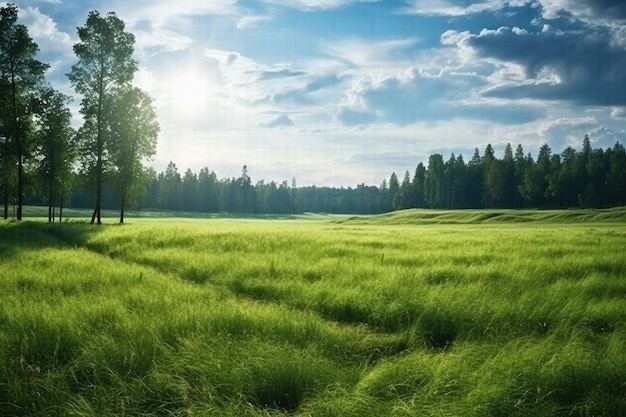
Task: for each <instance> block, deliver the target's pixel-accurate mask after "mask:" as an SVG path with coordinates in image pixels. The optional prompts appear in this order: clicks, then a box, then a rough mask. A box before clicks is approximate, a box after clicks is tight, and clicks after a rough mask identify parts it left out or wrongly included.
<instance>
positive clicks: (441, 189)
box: [72, 136, 626, 214]
mask: <svg viewBox="0 0 626 417" xmlns="http://www.w3.org/2000/svg"><path fill="white" fill-rule="evenodd" d="M146 184H147V186H146V193H145V194H144V197H143V198H142V199H141V200H140V202H139V205H140V207H141V208H144V209H154V210H180V211H190V212H206V213H217V212H230V213H250V214H254V213H259V214H261V213H277V214H281V213H283V214H288V213H300V212H325V213H355V214H372V213H382V212H387V211H391V210H398V209H405V208H436V209H460V208H569V207H597V208H603V207H613V206H621V205H626V152H625V150H624V146H623V145H621V144H620V143H616V144H615V145H614V146H613V147H612V148H607V149H606V150H603V149H600V148H599V149H592V147H591V143H590V140H589V137H588V136H585V138H584V140H583V145H582V150H581V151H577V150H575V149H573V148H571V147H568V148H567V149H565V150H564V151H562V152H561V153H553V152H552V150H551V149H550V147H549V146H548V145H543V146H542V147H541V149H540V150H539V154H538V156H537V158H536V159H535V158H533V156H532V155H531V154H530V153H524V150H523V148H522V146H521V145H518V146H517V148H516V150H515V151H513V148H512V147H511V145H507V146H506V149H505V151H504V155H503V157H502V158H497V157H496V155H495V154H494V150H493V147H492V146H491V145H487V146H486V148H485V149H484V151H483V152H482V153H481V152H480V151H479V149H476V150H475V151H474V155H473V157H472V159H471V160H470V161H469V162H467V163H466V162H465V160H464V158H463V156H462V155H458V156H455V155H454V154H452V155H451V156H450V157H449V158H448V159H447V160H444V157H443V156H442V155H441V154H433V155H431V156H430V157H429V158H428V162H427V164H426V165H425V164H423V163H419V164H418V165H417V167H416V168H415V172H414V173H413V175H411V173H410V172H409V171H407V172H406V173H405V174H404V176H403V178H402V179H400V178H399V177H398V176H397V175H396V174H395V173H392V174H391V176H390V178H389V179H388V180H387V179H386V180H384V181H383V182H382V184H381V185H380V186H378V187H376V186H368V185H364V184H360V185H357V186H356V188H352V187H348V188H343V187H342V188H337V187H316V186H307V187H296V179H295V178H294V179H292V180H291V181H290V182H289V181H282V182H280V183H276V182H274V181H271V182H269V183H268V182H265V181H263V180H261V181H258V182H256V183H255V184H253V182H252V179H251V178H250V176H249V175H248V168H247V166H244V167H243V169H242V173H241V175H240V176H239V177H238V178H234V177H233V178H222V179H218V176H217V174H216V173H215V172H213V171H210V170H209V169H208V168H203V169H201V170H200V172H199V173H197V174H196V173H194V172H193V171H192V170H190V169H188V170H186V171H185V173H184V174H182V175H181V173H180V172H179V171H178V168H177V166H176V164H175V163H173V162H170V164H169V165H168V167H167V169H166V170H165V171H164V172H161V173H159V174H157V173H156V172H155V171H151V172H150V174H149V178H148V180H147V182H146ZM90 195H91V194H85V193H83V192H80V191H79V192H77V193H75V194H74V197H73V199H72V204H73V205H76V206H84V207H89V205H90V204H91V202H90V201H89V199H88V197H89V196H90ZM105 200H108V201H115V199H114V196H113V195H112V194H111V198H105ZM113 207H114V205H112V206H111V208H113Z"/></svg>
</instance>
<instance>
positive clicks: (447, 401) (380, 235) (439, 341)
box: [0, 211, 626, 416]
mask: <svg viewBox="0 0 626 417" xmlns="http://www.w3.org/2000/svg"><path fill="white" fill-rule="evenodd" d="M614 212H615V211H611V213H613V214H614ZM568 213H569V212H567V213H563V214H562V215H569V214H568ZM409 214H410V213H401V214H400V215H399V216H401V217H402V216H407V215H409ZM427 214H428V212H425V213H424V215H427ZM431 214H432V215H433V217H437V216H440V214H439V213H438V212H435V213H431ZM490 214H493V213H489V212H486V213H478V212H469V213H466V214H465V216H466V218H463V215H462V214H460V213H452V214H451V213H447V216H448V222H450V220H452V219H454V220H455V221H456V222H457V223H460V224H439V225H437V224H433V225H421V226H420V225H412V226H411V225H402V226H400V225H394V224H388V223H389V222H388V221H387V220H388V219H387V218H366V219H363V218H357V219H348V218H346V217H344V218H341V219H336V218H331V219H330V220H328V219H315V220H273V221H269V220H255V219H247V220H246V219H215V220H194V221H180V222H178V221H174V220H168V221H155V220H142V221H135V222H134V223H131V224H127V225H125V226H123V227H121V226H103V227H97V228H95V227H90V225H87V224H81V223H67V224H63V225H59V224H52V225H49V224H44V223H28V222H27V223H23V224H16V223H1V224H0V248H2V252H0V265H1V270H0V275H1V277H0V415H7V416H26V415H44V416H46V415H49V416H53V415H55V416H56V415H77V416H113V415H144V416H147V415H180V416H183V415H185V416H187V415H233V416H234V415H237V416H239V415H249V416H262V415H264V416H267V415H302V416H305V415H306V416H336V415H342V416H367V415H376V416H379V415H391V416H412V415H425V416H428V415H432V416H435V415H463V416H502V415H518V416H523V415H524V416H525V415H544V416H553V415H557V416H559V415H561V416H569V415H575V416H592V415H596V416H598V415H601V416H618V415H622V414H623V410H625V409H626V399H625V398H626V397H625V396H624V392H625V391H624V390H625V389H626V379H625V378H624V375H626V354H625V352H626V327H625V324H626V310H625V309H624V297H625V296H626V280H625V275H626V261H625V258H624V256H623V255H624V253H623V247H624V244H625V243H626V228H624V227H623V226H624V225H623V224H622V223H619V222H618V223H610V224H607V223H601V222H588V221H585V222H583V223H575V222H570V221H569V220H568V221H567V222H565V223H564V222H554V223H550V222H547V221H546V220H545V219H542V220H541V221H539V222H529V223H504V222H503V223H501V224H491V223H489V219H493V218H494V216H493V215H490ZM496 214H498V213H496ZM557 214H558V213H552V214H551V216H552V217H553V218H554V217H555V216H556V217H557V218H558V216H557ZM420 215H421V214H420ZM453 215H454V217H450V216H453ZM516 215H519V216H526V214H525V213H523V212H520V213H518V214H516ZM530 215H531V216H540V215H543V214H542V213H538V214H536V213H531V214H530ZM480 216H482V218H483V220H482V221H483V223H481V224H473V222H475V221H476V218H477V217H480ZM364 220H365V221H364Z"/></svg>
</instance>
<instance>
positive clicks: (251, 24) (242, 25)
mask: <svg viewBox="0 0 626 417" xmlns="http://www.w3.org/2000/svg"><path fill="white" fill-rule="evenodd" d="M271 20H272V18H271V17H270V16H244V17H242V18H241V19H239V22H237V29H242V30H245V29H252V28H255V27H257V26H258V25H259V24H261V23H263V22H270V21H271Z"/></svg>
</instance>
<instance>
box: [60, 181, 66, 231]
mask: <svg viewBox="0 0 626 417" xmlns="http://www.w3.org/2000/svg"><path fill="white" fill-rule="evenodd" d="M64 196H65V184H64V183H63V179H61V196H60V200H61V201H59V223H61V222H62V221H63V197H64Z"/></svg>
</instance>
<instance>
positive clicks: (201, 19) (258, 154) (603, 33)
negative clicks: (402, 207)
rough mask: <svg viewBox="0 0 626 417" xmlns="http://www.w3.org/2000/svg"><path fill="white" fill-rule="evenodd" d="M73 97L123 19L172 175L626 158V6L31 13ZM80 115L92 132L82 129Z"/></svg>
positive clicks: (574, 3)
mask: <svg viewBox="0 0 626 417" xmlns="http://www.w3.org/2000/svg"><path fill="white" fill-rule="evenodd" d="M16 4H17V5H18V7H19V8H20V18H21V22H22V23H24V24H26V25H27V26H28V27H29V30H30V34H31V36H32V37H33V38H34V39H35V40H36V41H37V43H38V44H39V46H40V49H41V53H40V58H41V59H42V60H44V61H45V62H48V63H50V64H51V65H52V66H51V69H50V71H49V72H48V74H47V77H48V79H49V80H50V81H51V83H52V84H53V85H54V86H55V87H57V88H58V89H60V90H62V91H64V92H66V93H68V94H70V93H72V90H71V88H70V86H69V83H68V81H67V78H66V77H65V74H66V73H67V72H68V71H69V68H70V67H71V65H72V64H73V63H74V62H75V60H76V59H75V56H74V55H73V52H72V45H73V44H74V43H75V42H77V40H78V39H77V35H76V28H77V27H78V26H83V25H84V23H85V20H86V17H87V13H88V12H89V11H91V10H98V11H100V12H101V13H102V14H105V13H107V12H109V11H114V12H116V14H117V15H118V17H120V18H121V19H123V20H124V21H125V22H126V24H127V30H128V31H130V32H133V33H134V34H135V36H136V45H135V58H136V59H137V61H138V62H139V67H140V71H139V72H138V73H137V76H136V79H135V83H136V84H137V85H139V86H140V87H142V88H143V89H145V90H146V91H148V92H149V93H150V94H151V95H152V97H154V99H155V106H156V108H157V114H158V117H159V121H160V123H161V134H160V137H159V145H158V149H157V155H156V156H155V158H154V160H153V161H152V162H150V164H151V165H152V166H154V168H155V169H157V171H161V170H163V169H164V168H165V166H166V165H167V163H168V162H169V161H170V160H172V161H174V162H175V163H176V164H177V166H178V167H179V170H180V171H181V173H183V172H184V171H185V170H186V169H187V168H191V169H192V170H194V171H195V172H198V171H199V170H200V168H202V167H204V166H207V167H209V169H211V170H214V171H216V172H217V174H218V176H219V177H226V176H238V175H239V174H240V172H241V167H242V166H243V165H244V164H247V165H248V168H249V173H250V175H251V177H252V179H253V181H257V180H260V179H264V180H266V181H270V180H276V181H282V180H284V179H286V180H289V181H290V180H291V178H292V177H294V176H295V177H296V180H297V183H298V185H311V184H316V185H334V186H355V185H356V184H358V183H366V184H373V185H378V184H380V183H381V182H382V180H383V178H388V177H389V175H390V174H391V172H392V171H395V172H396V173H397V174H398V175H399V176H400V177H402V176H403V175H404V172H405V171H406V170H409V171H410V172H413V170H414V169H415V166H416V165H417V164H418V163H419V162H426V161H427V159H428V156H429V155H430V154H432V153H435V152H438V153H442V154H443V155H444V159H448V157H449V156H450V154H451V153H454V154H455V155H458V154H459V153H460V154H462V155H463V156H464V158H465V159H466V161H467V160H469V159H470V158H471V156H472V153H473V150H474V148H475V147H478V148H479V149H480V150H481V152H482V150H484V148H485V146H486V145H487V144H488V143H491V144H492V145H493V146H494V149H495V150H496V153H497V154H498V155H499V156H501V155H502V152H503V149H504V147H505V146H506V144H507V143H508V142H510V143H511V144H512V145H513V147H516V146H517V144H521V145H522V146H523V147H524V150H525V151H526V152H532V153H533V155H535V156H536V154H537V150H538V148H539V147H540V146H541V145H543V144H544V143H548V144H549V145H550V146H551V147H552V149H553V151H555V152H561V151H562V150H563V149H564V148H565V147H566V146H573V147H575V148H577V149H580V145H581V142H582V139H583V137H584V136H585V134H589V136H590V138H591V140H592V144H593V146H594V147H603V148H606V147H608V146H612V145H614V144H615V142H616V141H620V142H621V143H622V144H624V143H626V70H624V69H625V68H626V2H624V1H623V0H479V1H478V0H476V1H474V0H406V1H401V0H396V1H389V0H379V1H373V0H370V1H366V0H363V1H359V0H243V1H237V0H204V1H200V0H176V1H171V0H109V1H98V0H80V1H79V0H22V1H17V2H16ZM79 102H80V98H79V97H77V99H76V100H75V102H74V104H73V113H74V114H75V124H76V125H77V126H78V125H80V123H81V120H80V117H79V114H78V103H79Z"/></svg>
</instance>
